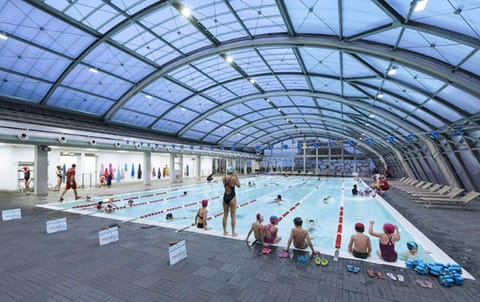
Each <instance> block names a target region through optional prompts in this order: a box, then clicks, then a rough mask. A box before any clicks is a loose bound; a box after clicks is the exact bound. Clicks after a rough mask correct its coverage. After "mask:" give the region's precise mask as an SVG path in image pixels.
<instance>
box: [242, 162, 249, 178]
mask: <svg viewBox="0 0 480 302" xmlns="http://www.w3.org/2000/svg"><path fill="white" fill-rule="evenodd" d="M247 171H248V160H247V159H246V158H244V159H243V175H244V176H247V175H248V172H247Z"/></svg>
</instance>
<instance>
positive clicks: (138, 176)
mask: <svg viewBox="0 0 480 302" xmlns="http://www.w3.org/2000/svg"><path fill="white" fill-rule="evenodd" d="M137 178H138V179H142V167H141V166H140V164H138V171H137Z"/></svg>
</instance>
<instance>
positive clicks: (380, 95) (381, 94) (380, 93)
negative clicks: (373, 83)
mask: <svg viewBox="0 0 480 302" xmlns="http://www.w3.org/2000/svg"><path fill="white" fill-rule="evenodd" d="M384 96H385V95H384V94H383V92H379V93H377V98H379V99H381V98H383V97H384Z"/></svg>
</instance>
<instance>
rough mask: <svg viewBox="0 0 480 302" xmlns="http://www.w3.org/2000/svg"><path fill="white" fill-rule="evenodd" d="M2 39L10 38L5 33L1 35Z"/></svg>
mask: <svg viewBox="0 0 480 302" xmlns="http://www.w3.org/2000/svg"><path fill="white" fill-rule="evenodd" d="M0 39H2V40H7V39H8V36H7V35H6V34H5V33H0Z"/></svg>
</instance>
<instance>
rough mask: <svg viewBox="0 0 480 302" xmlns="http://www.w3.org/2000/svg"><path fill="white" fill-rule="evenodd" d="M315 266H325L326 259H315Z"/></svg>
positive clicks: (317, 257)
mask: <svg viewBox="0 0 480 302" xmlns="http://www.w3.org/2000/svg"><path fill="white" fill-rule="evenodd" d="M315 264H316V265H321V266H327V264H328V260H327V258H320V256H318V255H317V256H316V257H315Z"/></svg>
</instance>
